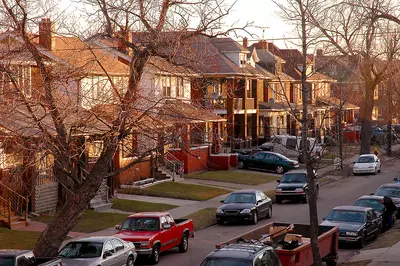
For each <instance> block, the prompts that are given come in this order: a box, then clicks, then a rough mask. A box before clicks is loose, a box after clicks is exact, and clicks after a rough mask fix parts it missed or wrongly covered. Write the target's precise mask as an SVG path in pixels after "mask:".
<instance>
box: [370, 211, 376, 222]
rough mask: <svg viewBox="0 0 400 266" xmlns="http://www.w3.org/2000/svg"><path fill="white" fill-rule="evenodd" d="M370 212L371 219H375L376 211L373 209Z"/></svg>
mask: <svg viewBox="0 0 400 266" xmlns="http://www.w3.org/2000/svg"><path fill="white" fill-rule="evenodd" d="M371 214H372V220H375V219H376V218H377V216H376V212H375V211H371Z"/></svg>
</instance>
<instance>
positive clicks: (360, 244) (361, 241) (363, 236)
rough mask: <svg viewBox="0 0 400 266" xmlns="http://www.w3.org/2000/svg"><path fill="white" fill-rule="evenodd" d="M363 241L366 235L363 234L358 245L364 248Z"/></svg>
mask: <svg viewBox="0 0 400 266" xmlns="http://www.w3.org/2000/svg"><path fill="white" fill-rule="evenodd" d="M365 243H366V235H365V234H363V235H362V237H361V239H360V242H359V244H358V245H359V247H360V248H364V247H365Z"/></svg>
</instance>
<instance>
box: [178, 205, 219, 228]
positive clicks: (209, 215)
mask: <svg viewBox="0 0 400 266" xmlns="http://www.w3.org/2000/svg"><path fill="white" fill-rule="evenodd" d="M216 212H217V209H216V208H206V209H202V210H200V211H197V212H195V213H192V214H190V215H188V216H185V217H183V219H192V220H193V223H194V230H195V231H198V230H201V229H204V228H206V227H209V226H211V225H214V224H216V223H217V218H216V216H215V214H216Z"/></svg>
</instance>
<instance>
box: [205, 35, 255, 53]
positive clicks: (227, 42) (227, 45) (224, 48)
mask: <svg viewBox="0 0 400 266" xmlns="http://www.w3.org/2000/svg"><path fill="white" fill-rule="evenodd" d="M210 40H211V43H212V44H213V45H214V46H215V47H217V48H218V49H219V50H220V51H221V52H241V53H246V54H247V53H249V50H247V49H246V48H245V47H244V46H243V45H241V44H239V43H238V42H237V41H234V40H233V39H231V38H227V37H225V38H211V39H210Z"/></svg>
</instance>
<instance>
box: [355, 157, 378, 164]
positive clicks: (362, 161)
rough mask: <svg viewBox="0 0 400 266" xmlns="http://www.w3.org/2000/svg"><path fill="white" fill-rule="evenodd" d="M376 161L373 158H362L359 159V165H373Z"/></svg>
mask: <svg viewBox="0 0 400 266" xmlns="http://www.w3.org/2000/svg"><path fill="white" fill-rule="evenodd" d="M373 162H375V159H374V157H373V156H361V157H358V160H357V163H373Z"/></svg>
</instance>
